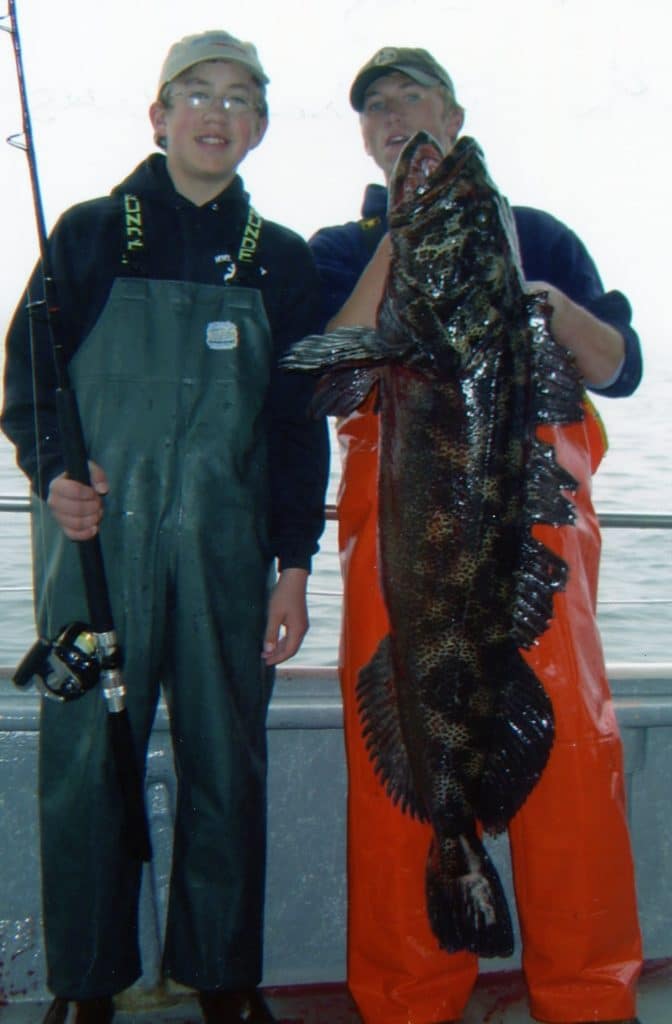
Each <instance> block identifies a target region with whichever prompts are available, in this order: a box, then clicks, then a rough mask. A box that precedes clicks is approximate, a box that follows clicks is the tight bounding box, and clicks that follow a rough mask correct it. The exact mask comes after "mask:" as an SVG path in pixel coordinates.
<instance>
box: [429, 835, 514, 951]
mask: <svg viewBox="0 0 672 1024" xmlns="http://www.w3.org/2000/svg"><path fill="white" fill-rule="evenodd" d="M426 892H427V910H428V914H429V922H430V925H431V928H432V931H433V932H434V934H435V936H436V938H437V939H438V941H439V945H440V946H441V948H442V949H445V950H446V951H447V952H449V953H456V952H458V951H459V950H469V951H470V952H472V953H476V954H478V955H479V956H510V955H511V953H512V952H513V926H512V924H511V915H510V913H509V908H508V905H507V902H506V896H505V894H504V888H503V886H502V882H501V879H500V878H499V875H498V874H497V870H496V868H495V866H494V864H493V863H492V861H491V860H490V857H489V856H488V853H487V850H486V849H485V847H484V846H483V843H482V842H481V840H480V839H479V838H478V836H477V835H476V833H475V831H469V832H465V833H463V834H461V835H459V836H457V837H456V838H450V839H444V840H443V841H442V842H441V843H439V841H438V840H437V839H436V838H435V837H434V838H433V839H432V845H431V847H430V851H429V858H428V860H427V874H426Z"/></svg>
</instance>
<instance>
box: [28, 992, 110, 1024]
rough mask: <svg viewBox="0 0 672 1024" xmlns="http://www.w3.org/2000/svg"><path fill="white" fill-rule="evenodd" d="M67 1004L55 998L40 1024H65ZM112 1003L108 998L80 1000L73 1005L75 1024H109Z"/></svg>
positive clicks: (66, 1001)
mask: <svg viewBox="0 0 672 1024" xmlns="http://www.w3.org/2000/svg"><path fill="white" fill-rule="evenodd" d="M68 1006H69V1002H68V1000H67V999H61V998H60V996H56V998H55V999H54V1001H53V1003H52V1004H51V1006H50V1007H49V1009H48V1010H47V1014H46V1016H45V1018H44V1020H43V1022H42V1024H65V1019H66V1017H67V1016H68ZM113 1018H114V1003H113V1002H112V999H111V998H110V997H109V996H103V997H102V998H100V999H82V1000H80V1001H78V1002H76V1003H75V1024H111V1021H112V1020H113Z"/></svg>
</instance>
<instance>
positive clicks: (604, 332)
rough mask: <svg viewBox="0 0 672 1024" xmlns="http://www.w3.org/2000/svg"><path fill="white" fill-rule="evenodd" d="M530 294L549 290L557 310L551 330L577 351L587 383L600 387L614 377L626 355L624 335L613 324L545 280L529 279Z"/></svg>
mask: <svg viewBox="0 0 672 1024" xmlns="http://www.w3.org/2000/svg"><path fill="white" fill-rule="evenodd" d="M526 290H527V291H528V292H529V294H531V295H534V294H538V293H546V295H547V296H548V303H549V305H550V306H551V308H552V310H553V313H552V316H551V321H550V327H551V333H552V335H553V337H554V338H555V340H556V341H557V343H558V344H559V345H562V346H563V347H564V348H566V349H568V350H569V351H570V352H572V353H573V355H574V357H575V359H576V365H577V367H578V369H579V372H580V373H581V376H582V377H583V379H584V380H585V381H586V383H587V384H589V385H591V386H592V387H597V388H599V387H600V386H604V385H605V383H607V382H608V381H610V380H612V379H613V377H614V376H615V375H616V373H617V372H618V370H619V367H620V366H621V364H622V362H623V358H624V355H625V342H624V341H623V337H622V335H621V334H619V332H618V331H617V330H616V328H615V327H612V326H611V324H607V323H604V321H602V320H598V319H597V317H595V316H593V314H592V313H589V312H588V310H587V309H584V308H583V306H578V305H577V304H576V303H575V302H572V300H571V299H570V298H568V296H567V295H565V294H564V292H561V291H560V289H559V288H556V287H555V286H554V285H552V284H547V283H546V282H545V281H527V282H526Z"/></svg>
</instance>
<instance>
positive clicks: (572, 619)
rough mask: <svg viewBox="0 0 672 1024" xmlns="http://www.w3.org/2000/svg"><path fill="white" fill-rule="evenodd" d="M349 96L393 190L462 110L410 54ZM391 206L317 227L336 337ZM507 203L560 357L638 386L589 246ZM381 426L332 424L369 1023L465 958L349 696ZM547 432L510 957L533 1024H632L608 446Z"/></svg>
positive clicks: (364, 621) (455, 970)
mask: <svg viewBox="0 0 672 1024" xmlns="http://www.w3.org/2000/svg"><path fill="white" fill-rule="evenodd" d="M350 99H351V103H352V106H353V107H354V109H355V110H356V111H357V112H358V113H359V116H360V124H361V129H362V135H363V138H364V145H365V148H366V151H367V152H368V153H369V154H370V155H371V157H372V158H373V159H374V161H375V162H376V164H377V165H378V166H379V167H380V168H381V170H382V171H383V173H384V175H385V179H386V181H388V182H389V180H390V175H391V173H392V170H393V167H394V164H395V161H396V159H397V157H398V155H399V153H400V152H401V150H402V149H403V146H404V145H405V143H406V142H407V141H408V140H409V138H411V137H412V135H413V134H414V133H415V132H416V131H419V130H425V131H427V132H429V133H431V135H433V136H434V137H435V138H436V140H437V141H438V142H439V144H440V146H441V147H442V149H443V150H444V151H446V152H448V151H449V150H450V149H451V147H452V146H453V144H454V143H455V140H456V138H457V135H458V133H459V131H460V130H461V127H462V123H463V120H464V111H463V110H462V108H461V107H460V105H459V104H458V102H457V99H456V94H455V89H454V86H453V83H452V81H451V79H450V77H449V75H448V74H447V72H446V71H445V69H444V68H443V67H441V65H439V64H438V63H437V61H436V60H435V59H434V58H433V57H432V56H431V54H429V53H428V52H427V51H426V50H422V49H414V48H408V47H398V48H397V47H385V48H384V49H382V50H379V51H378V53H376V54H375V55H374V57H373V58H372V59H371V60H370V61H368V62H367V64H365V65H364V67H363V68H362V69H361V70H360V71H359V73H358V74H357V76H356V78H355V80H354V82H353V85H352V89H351V92H350ZM386 206H387V192H386V189H385V188H384V187H383V186H381V185H369V186H368V188H367V190H366V194H365V199H364V207H363V211H362V212H363V219H362V220H360V221H356V222H355V221H353V222H350V223H348V224H345V225H341V226H338V227H329V228H324V229H322V230H320V231H318V232H317V234H316V235H315V236H314V237H313V238H312V239H311V247H312V249H313V253H314V255H315V257H316V260H317V264H318V268H319V270H320V275H321V278H322V282H323V297H324V306H323V321H324V322H326V321H327V320H329V319H330V318H332V319H331V322H330V326H331V327H332V328H333V327H336V326H339V325H348V324H352V325H355V324H362V325H370V326H373V325H374V324H375V321H376V311H377V307H378V304H379V301H380V298H381V295H382V289H383V285H384V281H385V278H386V276H387V272H388V269H389V256H390V247H389V239H388V237H387V236H386V235H385V231H386ZM514 214H515V218H516V224H517V229H518V234H519V242H520V248H521V253H522V262H523V266H524V271H525V275H526V278H527V279H528V280H529V281H531V282H537V284H535V285H534V286H533V287H535V288H541V287H542V283H543V288H544V290H547V291H548V293H549V300H550V302H551V304H552V306H553V316H552V321H551V329H552V331H553V333H554V335H555V337H556V340H558V341H559V342H560V343H561V344H564V345H566V346H567V347H568V348H571V349H572V350H573V351H574V353H575V355H576V358H577V363H578V366H579V368H580V370H581V372H582V374H583V376H584V379H585V381H586V383H587V385H588V386H589V387H592V388H593V389H595V390H598V391H599V392H600V393H601V394H603V395H608V396H613V397H619V396H624V395H628V394H630V393H632V391H634V389H635V388H636V387H637V384H638V382H639V378H640V374H641V356H640V348H639V340H638V338H637V335H636V334H635V332H634V331H633V329H632V327H631V326H630V308H629V305H628V303H627V300H626V299H625V297H624V296H623V295H621V294H620V293H619V292H609V293H606V294H605V292H604V289H603V287H602V284H601V282H600V279H599V276H598V274H597V271H596V269H595V266H594V264H593V262H592V260H591V259H590V256H589V255H588V253H587V251H586V249H585V247H584V246H583V244H582V243H581V242H580V240H579V239H578V238H577V237H576V235H574V234H573V232H571V231H570V230H569V229H568V228H567V227H565V226H564V225H563V224H561V223H559V222H558V221H557V220H555V219H554V218H553V217H551V216H549V215H548V214H546V213H544V212H542V211H540V210H533V209H530V208H514ZM353 289H354V291H353ZM344 303H345V305H344ZM339 310H340V312H339ZM334 314H336V316H334ZM376 419H377V418H376V416H375V414H374V411H373V409H372V407H371V406H370V405H369V406H367V407H366V408H360V409H358V410H357V411H356V412H355V413H354V414H352V415H351V416H349V417H346V418H345V419H344V420H343V421H341V422H340V424H339V438H340V441H341V453H342V456H343V476H342V481H341V487H340V491H339V546H340V549H341V558H342V566H343V574H344V621H343V636H342V646H341V683H342V688H343V700H344V717H345V734H346V748H347V757H348V770H349V794H348V826H349V827H348V896H349V909H348V981H349V985H350V987H351V990H352V992H353V995H354V997H355V999H356V1001H357V1004H358V1007H359V1010H360V1012H361V1014H362V1017H363V1019H364V1021H365V1024H408V1022H412V1024H435V1022H442V1024H450V1022H453V1021H457V1020H458V1018H459V1017H460V1016H461V1014H462V1012H463V1010H464V1008H465V1006H466V1004H467V1002H468V1000H469V996H470V993H471V990H472V987H473V985H474V982H475V979H476V975H477V969H478V965H477V958H476V956H475V955H474V954H473V953H471V952H469V951H467V950H466V949H462V950H456V951H454V952H451V953H448V952H444V951H442V950H440V949H439V948H438V945H437V942H436V939H435V937H434V935H433V934H432V932H431V930H430V927H429V924H428V920H427V914H426V909H425V907H426V903H425V892H424V884H425V865H426V860H427V851H428V846H429V827H428V826H426V825H423V824H420V823H418V822H417V821H414V820H412V819H411V818H409V817H407V816H405V815H404V814H403V813H402V812H401V810H400V809H399V808H398V807H397V806H394V805H393V804H392V802H391V800H390V799H389V797H388V796H387V794H386V792H385V790H384V788H383V786H382V785H381V783H380V781H379V779H378V778H377V776H376V774H375V771H374V767H373V765H372V764H371V761H370V758H369V753H368V750H367V745H366V742H365V740H364V738H363V736H362V726H361V723H360V721H359V717H358V713H357V706H356V698H355V687H356V684H357V679H358V674H359V670H360V669H361V668H362V666H363V665H365V664H367V662H368V661H369V659H370V658H371V657H372V655H373V654H374V652H375V651H376V649H377V647H378V644H379V642H380V640H381V639H382V638H383V637H384V636H385V635H386V633H387V632H388V628H389V627H388V623H387V617H386V611H385V607H384V602H383V599H382V596H381V594H380V589H379V585H378V571H377V564H376V563H377V548H376V530H377V494H376V477H377V438H378V428H377V422H376ZM557 437H558V443H559V442H560V441H562V443H563V445H565V447H564V448H563V453H567V452H571V454H572V458H573V459H574V462H573V463H572V466H573V467H574V465H576V466H577V467H579V468H580V469H581V472H582V473H583V474H584V475H583V477H582V478H581V479H582V481H584V482H585V486H582V488H581V495H580V496H579V497H577V523H578V525H577V527H568V528H564V532H563V536H562V541H560V540H559V539H558V537H559V534H560V532H562V531H561V530H560V529H558V528H556V529H555V539H554V540H551V539H547V536H548V535H547V534H546V535H545V536H544V542H545V543H546V544H548V545H549V546H551V547H553V545H554V543H555V544H560V543H562V545H563V547H562V551H563V555H564V557H566V559H567V561H568V562H569V565H570V573H569V583H568V586H567V590H566V593H565V594H563V600H562V602H557V603H556V611H555V616H554V621H553V623H552V625H551V627H550V628H549V630H547V632H546V633H545V634H544V635H543V636H542V637H541V638H540V640H539V642H538V644H537V645H536V647H535V648H534V650H533V651H531V652H530V653H529V659H530V661H531V663H532V664H533V667H534V670H535V673H536V674H537V676H538V678H540V680H541V681H542V683H543V685H544V687H545V689H546V691H547V693H548V695H549V697H550V698H551V700H552V702H553V705H554V711H555V719H556V742H555V744H554V747H553V751H552V753H551V757H550V759H549V762H548V766H547V768H546V770H545V772H544V774H543V776H542V779H541V780H540V782H539V784H538V785H537V787H536V789H535V790H534V791H533V793H532V794H531V796H530V797H529V798H528V800H527V802H526V803H525V805H524V806H523V808H522V809H521V811H519V812H518V814H517V815H516V816H515V817H514V818H513V820H512V821H511V822H510V826H509V837H510V842H511V850H512V860H513V869H514V877H515V887H516V902H517V908H518V917H519V921H520V925H521V934H522V939H523V968H524V971H525V976H526V981H527V986H528V992H529V999H530V1006H531V1010H532V1013H533V1014H534V1016H535V1019H538V1020H540V1021H549V1022H557V1024H575V1022H583V1021H588V1020H591V1021H615V1022H619V1024H621V1022H627V1024H633V1022H634V1021H635V1018H634V1017H633V1014H634V1013H635V988H636V983H637V978H638V975H639V971H640V967H641V956H642V953H641V940H640V932H639V925H638V918H637V908H636V898H635V887H634V877H633V864H632V857H631V851H630V841H629V834H628V828H627V821H626V815H625V804H624V784H623V766H622V751H621V744H620V738H619V735H618V727H617V724H616V721H615V718H614V714H613V707H612V703H611V699H610V694H609V688H608V684H607V680H606V674H605V670H604V662H603V658H602V653H601V646H600V641H599V635H598V633H597V629H596V626H595V609H594V595H595V593H596V584H597V565H598V560H599V530H598V524H597V518H596V516H595V514H594V510H593V509H592V505H591V504H590V475H591V472H593V471H594V470H595V468H596V467H597V464H598V463H599V460H600V458H601V456H602V454H603V452H604V438H603V434H602V431H601V430H600V427H599V423H598V421H597V419H596V416H595V414H594V412H593V411H591V409H590V408H589V407H588V406H587V407H586V413H585V419H584V422H583V424H582V425H581V426H580V428H577V429H575V430H574V431H573V433H572V432H571V431H570V430H568V431H567V433H566V435H565V434H562V436H561V432H560V431H559V432H558V433H557ZM559 458H560V456H559ZM560 461H562V459H561V458H560ZM573 471H574V468H573ZM537 529H539V528H537ZM544 529H545V530H547V531H548V532H549V533H551V534H552V533H553V530H554V528H553V527H545V528H544ZM569 780H574V785H573V786H572V785H571V784H570V782H569ZM578 791H580V794H581V795H580V798H579V797H578Z"/></svg>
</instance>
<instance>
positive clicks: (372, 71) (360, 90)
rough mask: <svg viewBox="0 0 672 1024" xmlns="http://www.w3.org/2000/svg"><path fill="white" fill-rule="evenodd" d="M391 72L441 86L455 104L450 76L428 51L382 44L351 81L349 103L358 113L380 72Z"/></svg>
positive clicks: (383, 73) (419, 83)
mask: <svg viewBox="0 0 672 1024" xmlns="http://www.w3.org/2000/svg"><path fill="white" fill-rule="evenodd" d="M391 71H401V73H402V74H404V75H408V76H409V78H412V79H413V81H414V82H417V83H418V85H424V86H426V87H429V86H432V85H443V86H445V87H446V89H448V91H449V92H450V94H451V96H452V97H453V100H455V102H456V103H457V100H456V99H455V88H454V86H453V82H452V79H451V77H450V75H449V74H448V72H447V71H446V69H445V68H443V67H441V65H440V64H439V63H438V61H436V60H434V58H433V57H432V55H431V53H429V52H428V51H427V50H422V49H419V48H413V47H408V46H384V47H383V48H382V50H378V52H377V53H374V55H373V57H372V58H371V60H369V61H367V62H366V64H365V65H364V67H363V68H361V69H360V70H359V71H358V72H357V75H356V77H355V80H354V82H353V83H352V87H351V89H350V103H351V104H352V106H353V107H354V108H355V110H356V111H358V112H359V113H361V111H362V109H363V107H364V95H365V93H366V90H367V89H368V88H369V86H370V85H371V83H372V82H375V80H376V78H380V77H381V76H382V75H389V74H390V72H391Z"/></svg>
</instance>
